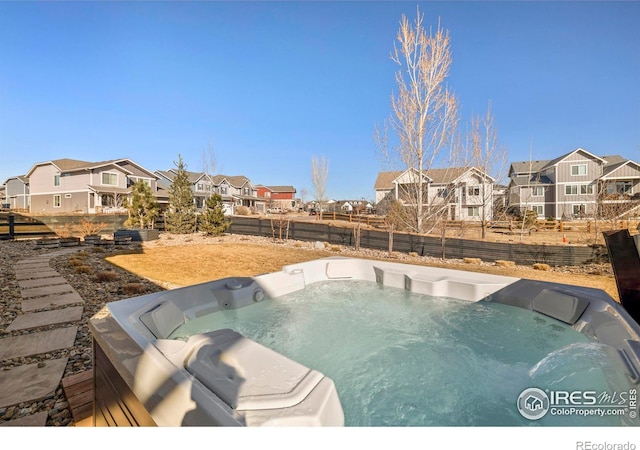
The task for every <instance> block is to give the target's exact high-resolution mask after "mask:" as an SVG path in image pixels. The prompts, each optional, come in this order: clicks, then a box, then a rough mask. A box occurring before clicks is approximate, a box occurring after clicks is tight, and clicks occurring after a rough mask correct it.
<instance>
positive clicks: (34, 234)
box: [0, 213, 55, 240]
mask: <svg viewBox="0 0 640 450" xmlns="http://www.w3.org/2000/svg"><path fill="white" fill-rule="evenodd" d="M54 235H55V233H54V232H53V231H52V230H51V229H50V228H49V227H48V226H47V225H46V224H44V223H42V222H41V221H39V220H37V219H34V218H31V217H27V216H23V215H22V214H14V213H0V239H3V240H6V239H20V238H39V237H48V236H54Z"/></svg>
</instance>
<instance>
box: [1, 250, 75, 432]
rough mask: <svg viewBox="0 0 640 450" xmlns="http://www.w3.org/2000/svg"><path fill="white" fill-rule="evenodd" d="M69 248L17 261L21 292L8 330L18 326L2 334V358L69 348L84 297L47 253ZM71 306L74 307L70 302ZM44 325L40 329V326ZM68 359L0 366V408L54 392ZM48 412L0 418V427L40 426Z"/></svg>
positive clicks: (53, 255) (55, 253)
mask: <svg viewBox="0 0 640 450" xmlns="http://www.w3.org/2000/svg"><path fill="white" fill-rule="evenodd" d="M77 250H79V248H78V249H75V248H69V249H62V250H57V251H54V252H51V253H48V254H46V255H38V256H34V257H30V258H26V259H23V260H20V261H17V262H16V263H15V264H14V266H13V269H14V272H15V276H16V279H17V280H18V285H19V287H20V293H21V296H22V302H21V310H22V312H23V314H21V315H18V316H17V317H16V318H15V320H14V321H13V322H12V323H10V324H9V326H8V327H7V328H6V329H5V331H6V332H17V331H22V332H24V333H22V334H17V335H13V336H9V337H4V338H2V339H0V363H4V362H5V361H7V360H11V359H13V358H20V357H25V356H31V355H37V354H41V353H48V352H54V351H56V350H61V349H65V348H70V347H73V345H74V342H75V339H76V333H77V330H78V327H77V326H73V325H71V324H72V323H73V322H77V321H78V320H79V319H80V318H81V317H82V310H83V307H82V304H83V303H84V301H83V299H82V297H80V295H79V294H78V293H77V292H76V291H75V290H74V289H73V287H71V285H69V284H68V283H67V281H66V280H65V279H64V278H63V277H61V276H60V274H59V273H58V272H56V271H55V270H53V269H52V268H51V267H50V265H49V261H50V260H51V258H54V257H57V256H60V255H64V254H67V253H71V252H74V251H77ZM70 305H74V306H70ZM43 327H45V328H47V329H45V330H41V328H43ZM66 365H67V358H58V359H52V360H47V361H45V362H41V363H36V364H25V365H22V366H17V367H7V366H6V365H5V364H2V368H3V370H0V408H3V407H7V406H12V405H16V404H20V403H24V402H33V401H37V400H40V399H42V398H46V397H48V396H51V395H53V394H54V393H55V391H56V389H57V388H58V386H59V385H60V381H61V380H62V376H63V374H64V370H65V367H66ZM46 421H47V414H46V413H37V414H33V415H31V416H27V417H22V418H20V419H16V420H10V421H8V422H4V423H2V426H44V425H45V424H46Z"/></svg>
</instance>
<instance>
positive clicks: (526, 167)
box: [509, 159, 551, 176]
mask: <svg viewBox="0 0 640 450" xmlns="http://www.w3.org/2000/svg"><path fill="white" fill-rule="evenodd" d="M550 162H551V160H550V159H543V160H538V161H517V162H512V163H511V167H510V168H509V176H511V175H512V174H514V173H524V174H531V173H535V172H538V171H540V170H541V169H542V168H543V167H546V166H547V164H549V163H550Z"/></svg>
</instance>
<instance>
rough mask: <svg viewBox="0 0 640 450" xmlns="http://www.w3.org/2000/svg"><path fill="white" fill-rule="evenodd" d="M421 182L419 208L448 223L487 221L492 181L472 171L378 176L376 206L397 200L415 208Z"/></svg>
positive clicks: (399, 173) (435, 170)
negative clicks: (440, 214)
mask: <svg viewBox="0 0 640 450" xmlns="http://www.w3.org/2000/svg"><path fill="white" fill-rule="evenodd" d="M420 176H421V177H422V179H423V183H424V184H423V196H422V198H423V205H425V206H426V207H428V208H430V209H431V210H434V211H441V212H444V213H445V215H446V217H447V218H448V219H450V220H481V219H483V218H484V219H485V220H488V219H490V218H491V217H492V214H493V201H492V197H493V183H494V181H495V180H494V179H493V178H492V177H491V176H489V175H488V174H486V173H484V172H483V171H481V170H480V169H478V168H476V167H453V168H443V169H429V170H425V171H423V173H422V174H419V173H418V170H416V169H407V170H405V171H395V172H380V173H378V177H377V179H376V182H375V186H374V189H375V191H376V204H381V203H382V204H384V203H385V202H387V201H389V200H399V201H401V202H402V203H403V204H405V205H410V204H412V203H413V204H415V202H416V201H417V195H414V193H415V192H416V191H417V189H416V186H417V184H418V180H419V178H418V177H420Z"/></svg>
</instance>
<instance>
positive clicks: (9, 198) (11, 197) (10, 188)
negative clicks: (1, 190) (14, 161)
mask: <svg viewBox="0 0 640 450" xmlns="http://www.w3.org/2000/svg"><path fill="white" fill-rule="evenodd" d="M5 186H6V188H5V197H6V202H7V203H9V208H11V209H27V208H29V192H30V187H29V186H27V185H25V184H24V183H23V182H22V181H21V180H19V179H17V178H12V179H10V180H7V183H6V185H5Z"/></svg>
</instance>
